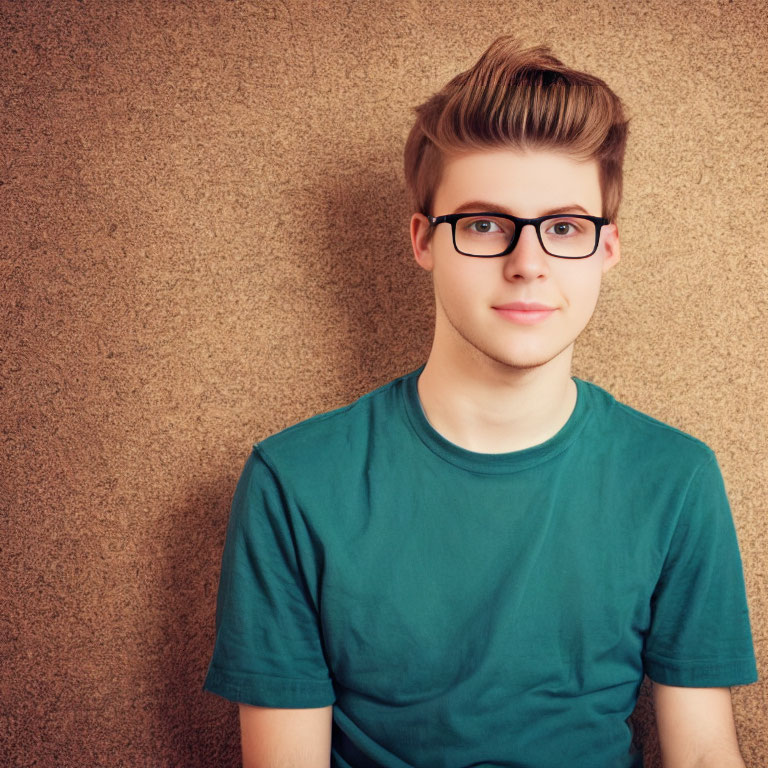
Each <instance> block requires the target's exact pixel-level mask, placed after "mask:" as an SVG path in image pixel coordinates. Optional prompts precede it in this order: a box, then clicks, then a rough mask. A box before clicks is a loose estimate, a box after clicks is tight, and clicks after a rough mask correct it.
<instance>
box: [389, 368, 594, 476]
mask: <svg viewBox="0 0 768 768" xmlns="http://www.w3.org/2000/svg"><path fill="white" fill-rule="evenodd" d="M423 370H424V366H422V367H421V368H419V369H417V370H416V371H413V373H411V374H409V375H407V376H405V377H404V379H403V387H402V395H403V397H402V402H403V406H404V408H405V412H406V416H407V420H408V422H409V424H410V426H411V428H412V429H413V431H414V432H415V433H416V435H417V436H418V438H419V439H420V440H421V442H422V443H424V445H425V446H426V447H427V448H428V449H429V450H430V451H432V453H434V454H436V455H437V456H439V457H440V458H441V459H443V460H444V461H447V462H449V463H451V464H454V465H455V466H458V467H461V468H462V469H466V470H469V471H471V472H478V473H483V474H504V473H508V472H517V471H520V470H523V469H528V468H529V467H533V466H535V465H537V464H540V463H541V462H544V461H547V460H549V459H551V458H553V457H554V456H557V455H558V454H560V453H562V452H563V451H564V450H565V449H566V448H568V446H569V445H570V444H571V443H572V442H573V441H574V440H575V439H576V437H577V435H578V434H579V432H581V430H582V428H583V427H584V425H585V424H586V422H587V419H588V417H589V414H590V410H591V409H590V408H589V402H588V401H589V398H590V390H589V384H588V383H587V382H586V381H583V380H582V379H578V378H576V377H575V376H574V377H572V378H573V381H574V382H575V383H576V405H575V406H574V408H573V411H572V412H571V415H570V416H569V417H568V421H566V422H565V424H564V425H563V426H562V427H561V428H560V429H559V430H558V431H557V432H556V433H555V434H554V435H553V436H552V437H550V438H549V439H548V440H545V441H544V442H543V443H539V444H538V445H532V446H531V447H530V448H523V449H521V450H519V451H511V452H509V453H478V452H476V451H470V450H467V449H466V448H462V447H461V446H459V445H457V444H456V443H452V442H451V441H450V440H448V439H447V438H445V437H443V436H442V435H441V434H440V433H439V432H438V431H437V430H436V429H435V428H434V427H433V426H432V425H431V424H430V423H429V421H428V420H427V417H426V414H425V413H424V410H423V408H422V405H421V400H420V399H419V390H418V381H419V376H420V375H421V372H422V371H423Z"/></svg>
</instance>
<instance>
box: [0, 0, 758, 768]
mask: <svg viewBox="0 0 768 768" xmlns="http://www.w3.org/2000/svg"><path fill="white" fill-rule="evenodd" d="M764 11H765V5H764V2H762V1H761V0H731V1H730V2H726V1H725V0H717V1H716V0H707V1H702V2H694V1H693V0H684V1H683V2H677V3H666V2H661V0H652V2H620V1H618V2H609V1H608V0H584V2H575V1H571V0H552V1H551V2H543V0H538V1H536V2H533V1H532V2H493V3H491V2H479V1H478V0H472V1H471V2H470V1H468V0H458V2H453V3H448V2H440V1H438V2H429V3H428V2H421V1H420V0H410V2H380V1H375V0H359V1H358V2H352V0H348V1H347V2H340V1H339V0H335V1H332V2H323V3H319V2H309V1H308V0H304V1H301V0H284V1H282V2H280V1H278V0H267V1H266V2H245V1H240V0H235V1H234V2H224V1H223V0H198V1H197V2H195V0H188V2H185V3H171V2H165V0H154V1H151V0H147V1H146V2H133V1H128V2H123V1H122V0H120V1H118V0H112V1H111V2H110V1H108V0H101V1H98V2H97V0H84V1H82V2H75V1H74V0H72V1H70V0H55V1H54V2H46V3H43V2H33V1H30V2H23V3H22V2H10V0H8V1H7V2H3V3H2V5H0V93H1V95H2V108H1V110H0V120H1V121H2V130H1V131H0V147H1V148H2V153H1V155H0V157H1V161H0V274H2V284H3V292H2V303H1V307H2V310H1V312H2V323H3V328H2V352H1V360H0V362H1V364H2V401H1V404H0V414H1V415H2V419H1V425H0V426H1V428H2V440H3V466H2V471H1V473H0V482H1V483H2V493H0V504H2V510H1V514H0V559H1V563H0V574H1V575H0V579H1V580H2V584H1V585H0V659H2V661H1V663H0V697H1V699H0V764H2V765H10V766H17V767H19V768H20V767H21V766H33V765H34V766H40V767H41V768H47V767H48V766H97V765H98V766H106V765H109V766H131V767H132V768H135V767H141V766H147V767H155V766H189V767H193V766H228V765H237V764H238V746H237V732H236V719H235V708H234V706H233V705H228V704H227V703H226V702H224V701H222V700H220V699H218V698H216V697H213V696H211V695H209V694H204V693H203V692H202V691H201V684H202V679H203V675H204V672H205V668H206V665H207V663H208V658H209V654H210V652H211V649H212V643H213V618H214V599H215V590H216V585H217V580H218V567H219V558H220V554H221V547H222V544H223V537H224V529H225V525H226V519H227V514H228V506H229V502H230V498H231V494H232V491H233V488H234V483H235V481H236V478H237V476H238V474H239V472H240V469H241V467H242V464H243V461H244V460H245V457H246V455H247V452H248V449H249V447H250V444H251V443H252V442H253V441H254V440H256V439H258V438H261V437H263V436H265V435H267V434H268V433H270V432H272V431H274V430H276V429H278V428H280V427H283V426H285V425H288V424H290V423H292V422H294V421H296V420H298V419H301V418H303V417H306V416H309V415H311V414H313V413H315V412H317V411H320V410H326V409H328V408H331V407H333V406H337V405H340V404H342V403H344V402H346V401H349V400H350V399H352V398H354V397H355V396H357V395H359V394H361V393H362V392H364V391H366V390H368V389H370V388H372V387H373V386H375V385H378V384H381V383H383V382H384V381H386V380H388V379H389V378H391V377H393V376H395V375H397V374H400V373H403V372H405V371H407V370H409V369H411V368H413V367H415V366H417V365H418V364H420V363H421V362H422V361H423V360H424V358H425V355H426V353H427V350H428V346H429V341H430V339H429V334H430V326H431V320H432V309H431V294H430V287H429V284H428V281H427V278H426V276H425V275H424V274H421V273H420V272H419V270H418V269H417V268H416V267H415V265H413V264H412V262H411V259H410V254H409V245H408V239H407V215H408V208H407V204H406V201H405V194H404V189H403V182H402V177H401V170H400V164H401V160H400V158H401V149H402V143H403V140H404V138H405V135H406V133H407V130H408V128H409V124H410V108H411V107H412V106H413V105H415V104H417V103H419V102H420V101H422V100H423V99H424V98H425V97H426V96H427V95H429V94H430V93H431V92H433V91H434V90H435V89H436V88H438V87H439V86H441V85H442V84H443V82H444V81H445V80H446V79H447V78H448V77H449V76H452V75H453V74H455V73H456V72H457V71H458V70H459V69H462V68H465V67H466V66H468V65H470V64H471V63H472V62H473V61H474V60H475V59H476V57H477V56H478V55H479V53H480V52H481V51H482V50H483V49H484V48H485V46H486V45H487V44H488V43H489V42H490V41H491V40H492V39H493V38H494V37H496V36H497V35H498V34H500V33H502V32H517V33H518V34H519V35H520V37H521V39H522V40H523V41H524V42H525V43H529V44H533V43H540V42H544V43H548V44H550V45H551V46H552V47H553V48H554V49H555V51H556V52H557V53H558V54H559V55H560V56H561V57H562V58H563V59H564V60H565V61H566V62H568V63H570V64H573V65H575V66H578V67H583V68H586V69H588V70H590V71H593V72H594V73H596V74H598V75H600V76H602V77H603V78H605V79H606V80H607V81H608V82H609V83H610V84H611V85H612V86H613V87H614V88H615V89H616V90H617V91H618V92H619V93H620V94H621V95H622V96H623V98H624V99H625V101H626V103H627V105H628V107H629V109H630V111H631V113H632V115H633V122H632V135H631V141H630V146H629V151H628V158H627V169H626V170H627V174H626V190H627V191H626V197H625V202H624V206H623V210H622V214H621V219H620V225H621V232H622V238H623V254H624V258H623V262H622V264H621V265H620V267H619V268H618V269H617V270H614V271H613V272H612V273H611V274H610V276H609V278H608V281H607V285H606V287H605V294H604V297H603V299H602V302H601V305H600V307H599V309H598V313H597V315H596V317H595V318H594V321H593V323H592V325H591V326H590V328H589V329H588V330H587V332H586V334H585V337H584V338H583V341H582V344H581V347H580V349H579V350H578V352H577V364H576V372H577V374H578V375H581V376H584V377H586V378H589V379H591V380H593V381H595V382H597V383H599V384H601V385H603V386H606V387H607V388H609V389H610V390H612V391H613V392H614V394H615V395H616V396H617V397H619V398H621V399H623V400H625V401H626V402H628V403H630V404H632V405H634V406H635V407H638V408H641V409H643V410H645V411H647V412H649V413H651V414H652V415H655V416H657V417H659V418H661V419H664V420H666V421H669V422H671V423H672V424H675V425H677V426H679V427H681V428H683V429H685V430H686V431H689V432H692V433H694V434H696V435H697V436H699V437H701V438H703V439H704V440H706V441H707V442H708V443H709V444H710V445H712V447H713V448H714V449H715V450H716V451H717V454H718V456H719V458H720V462H721V465H722V468H723V472H724V475H725V479H726V483H727V486H728V489H729V492H730V496H731V499H732V504H733V509H734V516H735V520H736V524H737V527H738V531H739V534H740V538H741V543H742V548H743V556H744V561H745V569H746V578H747V583H748V590H749V597H750V600H751V610H752V618H753V624H754V631H755V641H756V645H757V652H758V656H759V666H760V670H761V673H762V674H763V675H765V674H766V673H768V668H767V663H768V613H767V611H768V585H767V581H766V577H767V575H768V563H767V562H766V555H765V550H766V545H767V544H768V523H767V522H766V507H767V502H768V483H767V482H766V469H765V468H766V458H767V456H766V453H767V450H766V445H767V439H766V438H767V437H768V435H767V431H768V430H766V426H767V425H768V406H767V405H766V402H767V400H768V398H767V397H766V396H767V395H768V387H767V386H766V374H768V370H766V368H767V366H766V352H765V350H766V349H767V348H768V333H767V332H766V323H765V316H766V310H767V309H768V305H767V300H766V296H768V267H767V266H766V265H767V264H768V251H767V246H766V243H768V206H767V205H766V203H767V202H768V199H767V198H768V194H767V190H768V172H767V170H766V169H767V167H768V162H767V161H766V114H768V96H767V95H766V94H767V93H768V89H766V85H765V84H766V82H767V81H768V59H767V57H766V44H767V43H768V33H766V25H765V14H764ZM353 220H354V221H355V222H363V225H362V227H361V226H360V224H359V223H358V224H355V225H354V226H352V225H351V224H350V222H352V221H353ZM766 691H767V688H766V685H765V684H764V683H762V684H758V685H756V686H750V687H748V688H743V689H738V690H736V691H735V696H734V698H735V707H736V716H737V721H738V727H739V731H740V734H741V739H742V743H743V750H744V753H745V756H746V758H747V762H748V765H750V766H760V765H766V764H768V717H767V716H766V711H767V710H768V700H767V694H766ZM641 712H642V714H641V722H642V723H644V725H645V727H646V729H647V726H648V717H649V710H648V701H647V699H645V700H644V701H643V702H642V704H641ZM648 739H649V743H650V745H651V746H650V747H649V757H648V760H647V763H648V765H649V766H657V765H658V762H657V759H656V757H655V748H654V746H653V740H652V736H650V735H649V736H648Z"/></svg>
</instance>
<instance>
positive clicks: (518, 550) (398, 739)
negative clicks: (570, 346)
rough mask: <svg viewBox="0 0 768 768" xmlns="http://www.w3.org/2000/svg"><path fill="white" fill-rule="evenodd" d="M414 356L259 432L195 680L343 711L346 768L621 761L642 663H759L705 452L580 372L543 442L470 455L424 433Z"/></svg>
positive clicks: (718, 488)
mask: <svg viewBox="0 0 768 768" xmlns="http://www.w3.org/2000/svg"><path fill="white" fill-rule="evenodd" d="M418 373H419V372H418V371H417V372H414V373H411V374H409V375H407V376H404V377H402V378H400V379H396V380H395V381H393V382H391V383H389V384H387V385H386V386H384V387H382V388H380V389H377V390H376V391H374V392H371V393H370V394H368V395H366V396H364V397H362V398H361V399H360V400H358V401H356V402H354V403H352V404H351V405H349V406H347V407H345V408H341V409H339V410H336V411H332V412H330V413H326V414H322V415H320V416H316V417H315V418H312V419H309V420H308V421H305V422H302V423H300V424H297V425H295V426H293V427H290V428H289V429H286V430H284V431H283V432H280V433H279V434H277V435H273V436H272V437H269V438H268V439H266V440H264V441H263V442H261V443H259V444H257V445H256V446H255V447H254V450H253V452H252V454H251V455H250V457H249V458H248V461H247V463H246V466H245V469H244V471H243V474H242V477H241V479H240V482H239V484H238V487H237V490H236V492H235V497H234V501H233V505H232V512H231V515H230V521H229V526H228V529H227V539H226V545H225V548H224V555H223V560H222V571H221V581H220V585H219V595H218V603H217V612H216V629H217V632H216V644H215V649H214V652H213V658H212V660H211V664H210V668H209V670H208V675H207V678H206V681H205V688H206V689H207V690H209V691H212V692H213V693H217V694H219V695H221V696H224V697H225V698H228V699H231V700H234V701H239V702H243V703H247V704H254V705H261V706H269V707H290V708H295V707H322V706H328V705H330V704H333V705H334V710H333V720H334V726H333V728H334V733H333V751H332V757H331V764H332V765H333V766H340V767H341V768H370V767H372V766H377V767H380V768H408V767H409V766H414V767H416V768H422V767H423V768H464V767H468V766H477V767H479V766H510V767H512V766H514V767H516V768H562V766H564V765H568V766H579V768H622V767H624V766H626V767H629V766H641V765H642V759H641V756H640V755H639V753H638V752H637V751H632V746H631V741H632V738H631V731H630V726H629V725H628V723H627V718H628V717H629V715H630V714H631V712H632V710H633V708H634V706H635V702H636V699H637V695H638V690H639V687H640V683H641V681H642V677H643V673H644V672H645V673H647V674H648V675H649V676H650V677H651V678H652V679H653V680H655V681H657V682H659V683H664V684H668V685H678V686H696V687H707V686H729V685H738V684H744V683H750V682H753V681H754V680H756V677H757V675H756V666H755V657H754V652H753V647H752V638H751V634H750V626H749V617H748V611H747V605H746V598H745V590H744V579H743V574H742V566H741V560H740V557H739V551H738V544H737V540H736V534H735V531H734V526H733V521H732V518H731V513H730V509H729V506H728V501H727V498H726V495H725V490H724V487H723V481H722V478H721V474H720V470H719V468H718V466H717V462H716V460H715V457H714V454H713V453H712V451H711V450H710V449H709V448H708V447H707V446H706V445H704V444H703V443H702V442H700V441H699V440H696V439H695V438H693V437H690V436H689V435H686V434H684V433H683V432H680V431H679V430H676V429H674V428H672V427H669V426H667V425H665V424H662V423H661V422H659V421H656V420H655V419H652V418H651V417H649V416H646V415H643V414H641V413H639V412H638V411H635V410H633V409H631V408H629V407H627V406H625V405H622V404H621V403H619V402H617V401H616V400H615V399H614V398H613V397H611V395H609V394H608V393H607V392H605V391H604V390H603V389H601V388H599V387H597V386H595V385H593V384H590V383H587V382H585V381H582V380H579V379H576V380H575V381H576V384H577V388H578V397H577V402H576V406H575V409H574V411H573V413H572V415H571V417H570V419H569V420H568V422H567V423H566V424H565V426H564V427H563V428H562V429H561V430H560V431H559V432H558V433H557V434H556V435H555V436H554V437H552V438H551V439H550V440H547V441H546V442H544V443H542V444H540V445H537V446H534V447H532V448H528V449H525V450H522V451H515V452H513V453H506V454H480V453H474V452H471V451H467V450H464V449H462V448H460V447H458V446H456V445H454V444H453V443H450V442H449V441H447V440H446V439H444V438H443V437H442V436H441V435H440V434H439V433H437V432H436V431H435V430H434V429H433V428H432V427H431V426H430V424H429V423H428V421H427V420H426V418H425V416H424V414H423V412H422V410H421V407H420V404H419V400H418V393H417V388H416V383H417V377H418Z"/></svg>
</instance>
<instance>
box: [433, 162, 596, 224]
mask: <svg viewBox="0 0 768 768" xmlns="http://www.w3.org/2000/svg"><path fill="white" fill-rule="evenodd" d="M475 200H479V201H480V200H481V201H486V202H488V203H493V204H494V209H496V208H500V209H504V210H509V211H510V212H511V213H514V214H515V215H517V216H524V217H530V218H532V217H534V216H538V215H540V214H541V212H542V211H550V210H553V209H559V208H567V207H569V206H574V205H580V206H581V207H583V208H584V209H586V210H587V211H589V213H590V214H592V215H593V216H600V215H601V214H602V195H601V192H600V175H599V168H598V165H597V162H596V161H595V160H586V161H585V160H579V159H577V158H575V157H573V156H572V155H569V154H567V153H565V152H561V151H553V150H539V149H529V150H517V149H488V150H478V151H473V152H464V153H461V154H457V155H449V156H448V157H447V158H446V159H445V161H444V163H443V172H442V174H441V178H440V182H439V184H438V186H437V189H436V191H435V210H434V215H436V216H440V215H443V214H446V213H451V212H453V211H454V210H455V209H456V208H458V207H459V206H461V205H463V204H465V203H467V202H471V201H475Z"/></svg>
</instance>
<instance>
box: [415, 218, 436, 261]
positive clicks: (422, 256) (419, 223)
mask: <svg viewBox="0 0 768 768" xmlns="http://www.w3.org/2000/svg"><path fill="white" fill-rule="evenodd" d="M429 234H430V226H429V221H428V220H427V217H426V216H425V215H424V214H423V213H414V214H413V216H411V247H412V248H413V257H414V258H415V259H416V263H417V264H418V265H419V266H420V267H421V268H422V269H426V270H427V272H431V271H432V267H433V266H434V259H433V257H432V238H431V237H429Z"/></svg>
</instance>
